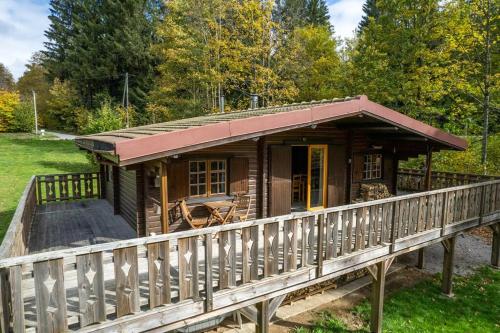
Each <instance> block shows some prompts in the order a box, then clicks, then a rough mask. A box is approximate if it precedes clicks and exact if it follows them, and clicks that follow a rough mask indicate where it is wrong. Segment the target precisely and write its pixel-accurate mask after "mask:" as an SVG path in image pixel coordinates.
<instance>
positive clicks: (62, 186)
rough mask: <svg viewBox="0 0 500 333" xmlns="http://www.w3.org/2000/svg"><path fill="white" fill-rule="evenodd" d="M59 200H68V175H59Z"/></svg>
mask: <svg viewBox="0 0 500 333" xmlns="http://www.w3.org/2000/svg"><path fill="white" fill-rule="evenodd" d="M58 180H59V200H68V199H69V193H68V190H69V189H68V176H67V175H59V176H58Z"/></svg>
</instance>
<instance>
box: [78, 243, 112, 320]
mask: <svg viewBox="0 0 500 333" xmlns="http://www.w3.org/2000/svg"><path fill="white" fill-rule="evenodd" d="M76 270H77V281H78V299H79V304H80V325H81V326H82V327H84V326H87V325H90V324H93V323H98V322H102V321H105V320H106V304H105V301H104V273H103V266H102V252H97V253H91V254H84V255H80V256H77V257H76Z"/></svg>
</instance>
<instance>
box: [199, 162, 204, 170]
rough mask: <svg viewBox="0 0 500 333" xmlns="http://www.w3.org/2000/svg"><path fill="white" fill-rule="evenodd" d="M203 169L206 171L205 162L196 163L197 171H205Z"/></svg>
mask: <svg viewBox="0 0 500 333" xmlns="http://www.w3.org/2000/svg"><path fill="white" fill-rule="evenodd" d="M205 169H206V163H205V161H202V162H198V170H199V171H205Z"/></svg>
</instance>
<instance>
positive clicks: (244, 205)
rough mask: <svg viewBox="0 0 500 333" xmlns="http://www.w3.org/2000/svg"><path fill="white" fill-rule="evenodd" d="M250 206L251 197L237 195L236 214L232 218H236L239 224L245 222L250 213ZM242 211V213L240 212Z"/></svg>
mask: <svg viewBox="0 0 500 333" xmlns="http://www.w3.org/2000/svg"><path fill="white" fill-rule="evenodd" d="M251 204H252V197H251V196H249V195H239V196H238V197H237V199H236V212H235V213H234V215H233V217H235V218H238V219H239V220H240V222H245V221H246V220H247V219H248V214H249V213H250V205H251ZM242 211H243V212H242Z"/></svg>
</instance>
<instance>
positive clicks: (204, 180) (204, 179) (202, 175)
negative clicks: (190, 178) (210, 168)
mask: <svg viewBox="0 0 500 333" xmlns="http://www.w3.org/2000/svg"><path fill="white" fill-rule="evenodd" d="M198 180H199V183H200V184H204V183H206V177H205V174H204V173H200V174H199V175H198Z"/></svg>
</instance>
